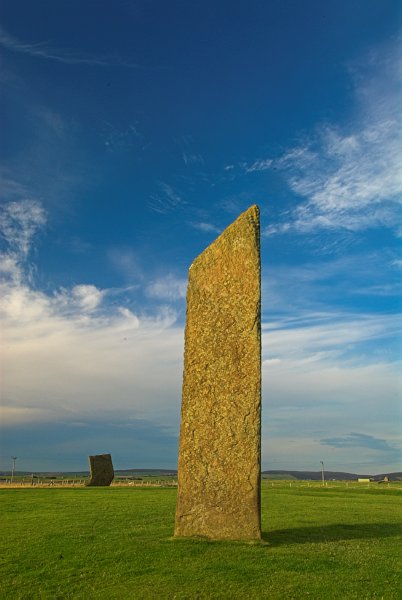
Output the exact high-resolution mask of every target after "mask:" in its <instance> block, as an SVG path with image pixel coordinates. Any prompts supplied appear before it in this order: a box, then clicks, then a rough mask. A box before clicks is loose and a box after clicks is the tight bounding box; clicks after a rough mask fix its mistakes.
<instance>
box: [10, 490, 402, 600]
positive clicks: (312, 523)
mask: <svg viewBox="0 0 402 600" xmlns="http://www.w3.org/2000/svg"><path fill="white" fill-rule="evenodd" d="M401 500H402V489H401V486H400V485H399V486H398V487H397V486H395V485H390V486H381V485H375V484H374V485H371V486H363V487H360V488H359V487H358V486H357V484H356V485H353V486H351V485H350V484H349V487H346V485H345V484H343V485H342V484H338V485H334V486H332V487H327V488H326V487H320V486H319V485H318V484H310V485H309V486H308V485H307V484H306V483H304V484H302V482H298V483H297V484H296V485H295V483H294V482H287V483H285V482H282V483H281V482H277V481H275V482H268V481H264V482H263V489H262V517H263V532H264V539H263V542H262V543H244V542H211V541H207V540H203V539H176V540H173V539H172V537H171V536H172V532H173V524H174V510H175V501H176V489H175V488H169V487H151V486H149V487H146V486H144V487H132V488H129V487H110V488H84V487H80V488H66V489H60V488H54V489H51V488H46V489H43V488H42V489H41V488H29V489H27V488H20V489H18V488H14V489H7V488H3V489H2V490H1V491H0V510H1V514H2V527H1V529H2V535H1V536H0V557H1V558H0V597H1V598H10V599H12V598H16V599H17V598H21V599H22V598H23V599H24V600H25V599H31V598H32V599H34V598H49V599H50V598H51V599H53V598H82V599H86V600H90V599H92V598H93V599H97V598H103V599H108V600H109V599H111V598H119V599H121V598H124V599H126V598H135V599H141V598H144V599H148V598H150V599H152V598H158V599H160V598H167V599H170V598H182V599H187V600H189V599H190V600H191V599H193V598H194V599H196V598H197V599H202V598H205V599H207V598H208V599H215V598H227V599H237V598H239V599H240V598H242V599H243V598H247V599H249V598H255V599H257V598H258V599H260V598H270V599H274V600H275V599H278V600H279V599H281V600H282V599H291V598H293V599H299V598H300V599H301V598H303V599H304V598H314V599H317V600H318V599H319V600H323V599H324V598H325V599H327V598H329V599H339V598H342V599H352V598H353V599H356V600H357V599H359V600H360V599H362V598H370V599H374V598H377V599H378V600H379V599H381V598H383V599H384V600H388V599H397V598H400V590H401V589H402V581H401V572H402V569H401V565H400V558H401V537H402V525H401V523H402V502H401Z"/></svg>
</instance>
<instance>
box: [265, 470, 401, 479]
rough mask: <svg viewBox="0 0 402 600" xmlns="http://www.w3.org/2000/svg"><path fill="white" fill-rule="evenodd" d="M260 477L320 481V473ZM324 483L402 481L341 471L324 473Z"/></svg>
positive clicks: (278, 472) (279, 473)
mask: <svg viewBox="0 0 402 600" xmlns="http://www.w3.org/2000/svg"><path fill="white" fill-rule="evenodd" d="M262 476H263V477H264V478H267V479H304V480H310V481H321V477H322V474H321V471H281V470H271V471H262ZM324 476H325V479H326V481H330V480H336V481H355V480H356V479H369V478H370V479H374V481H381V480H383V479H384V477H385V476H388V477H389V478H390V480H391V481H402V473H383V474H380V475H367V474H365V475H361V474H357V473H344V472H342V471H325V472H324Z"/></svg>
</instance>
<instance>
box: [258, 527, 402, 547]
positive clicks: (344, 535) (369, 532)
mask: <svg viewBox="0 0 402 600" xmlns="http://www.w3.org/2000/svg"><path fill="white" fill-rule="evenodd" d="M397 535H402V526H401V525H396V524H392V523H362V524H360V525H359V524H353V525H347V524H345V523H342V524H339V525H325V526H323V527H314V526H313V527H296V528H294V529H278V530H276V531H269V532H267V531H264V532H263V534H262V539H263V540H264V542H266V543H268V544H269V545H270V546H282V545H292V544H314V543H324V542H338V541H341V540H356V539H375V538H378V539H379V538H385V537H393V536H397Z"/></svg>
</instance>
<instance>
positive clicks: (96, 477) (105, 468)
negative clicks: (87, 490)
mask: <svg viewBox="0 0 402 600" xmlns="http://www.w3.org/2000/svg"><path fill="white" fill-rule="evenodd" d="M88 460H89V469H90V478H89V482H88V483H87V485H88V486H94V487H95V486H96V487H101V486H108V485H110V484H111V483H112V481H113V478H114V470H113V464H112V457H111V455H110V454H95V456H89V457H88Z"/></svg>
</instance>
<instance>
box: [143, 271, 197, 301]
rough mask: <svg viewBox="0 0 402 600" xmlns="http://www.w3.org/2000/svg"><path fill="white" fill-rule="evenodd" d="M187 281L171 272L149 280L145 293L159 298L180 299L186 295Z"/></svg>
mask: <svg viewBox="0 0 402 600" xmlns="http://www.w3.org/2000/svg"><path fill="white" fill-rule="evenodd" d="M186 290H187V281H186V280H185V279H178V278H177V277H175V276H174V275H172V274H171V273H169V274H168V275H165V276H164V277H161V278H159V279H155V280H154V281H151V283H149V285H148V286H147V287H146V294H147V295H148V296H150V297H151V298H157V299H159V300H180V299H182V298H185V297H186Z"/></svg>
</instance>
